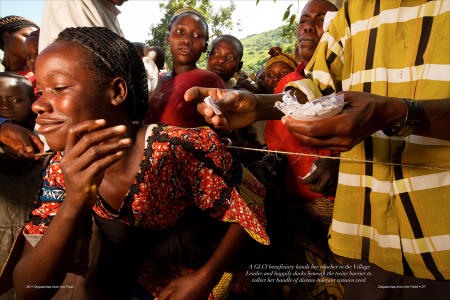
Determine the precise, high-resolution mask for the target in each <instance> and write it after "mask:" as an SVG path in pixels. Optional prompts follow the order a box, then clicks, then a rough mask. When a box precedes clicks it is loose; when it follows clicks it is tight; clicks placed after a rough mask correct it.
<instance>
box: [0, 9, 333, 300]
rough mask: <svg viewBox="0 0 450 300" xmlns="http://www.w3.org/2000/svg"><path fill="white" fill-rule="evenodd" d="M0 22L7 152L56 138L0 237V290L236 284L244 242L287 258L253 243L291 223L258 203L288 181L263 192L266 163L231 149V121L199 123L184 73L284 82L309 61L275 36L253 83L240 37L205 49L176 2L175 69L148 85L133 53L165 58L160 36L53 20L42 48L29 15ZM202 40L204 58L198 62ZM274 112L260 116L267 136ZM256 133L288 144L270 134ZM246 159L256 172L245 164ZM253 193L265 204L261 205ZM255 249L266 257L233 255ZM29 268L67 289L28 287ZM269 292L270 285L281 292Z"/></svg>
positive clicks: (124, 291) (204, 82)
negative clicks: (138, 39)
mask: <svg viewBox="0 0 450 300" xmlns="http://www.w3.org/2000/svg"><path fill="white" fill-rule="evenodd" d="M317 1H318V0H317ZM5 24H6V25H5ZM11 28H12V29H11ZM0 30H1V31H0V33H1V34H2V37H5V38H2V44H1V49H2V50H3V51H4V53H5V58H4V60H3V65H4V67H5V72H2V73H0V116H1V117H3V118H2V119H0V142H1V143H3V144H4V147H3V148H4V149H8V147H10V148H11V149H10V150H9V152H10V153H15V155H16V156H15V157H14V158H11V157H10V156H8V158H9V159H13V160H17V161H21V160H23V159H21V158H20V156H25V157H28V158H32V159H37V158H39V157H40V155H36V154H35V153H36V152H42V146H41V144H40V142H39V141H37V140H36V137H35V136H33V134H32V133H31V131H32V130H33V128H34V126H35V123H37V125H38V126H39V127H40V128H39V129H38V132H39V133H40V134H42V135H43V136H44V137H45V140H46V142H47V143H48V145H49V147H50V149H51V150H53V151H54V152H53V153H52V155H51V156H49V158H47V159H46V162H45V165H44V171H43V173H42V176H41V180H40V182H41V183H40V187H36V189H38V191H37V193H38V195H39V196H38V198H35V199H33V203H32V205H30V203H26V204H25V205H23V207H24V208H23V209H22V210H23V213H22V214H21V215H20V216H21V218H22V221H26V225H25V227H24V228H23V231H22V233H23V234H18V233H17V230H18V229H17V228H16V232H14V235H17V236H18V238H17V239H16V240H15V242H14V245H12V242H13V240H12V239H10V240H9V241H8V243H9V244H8V245H4V244H3V243H2V247H3V248H2V249H1V250H2V251H3V252H2V253H1V254H2V256H0V258H1V263H2V264H3V262H4V261H5V260H6V256H7V255H6V252H9V250H10V249H9V248H11V249H12V251H11V252H10V255H9V259H8V262H7V264H6V265H5V268H4V269H3V270H2V275H1V276H2V280H3V283H2V284H0V293H1V292H4V291H6V290H7V288H8V287H10V285H9V286H8V284H7V283H12V282H13V283H14V287H15V291H16V293H17V296H18V297H19V298H20V299H41V298H44V299H45V298H52V299H68V297H71V298H70V299H130V297H135V298H136V299H156V297H157V299H206V298H209V299H226V297H228V299H245V297H246V296H243V295H245V294H246V293H247V295H248V293H249V291H250V290H251V289H252V285H251V284H250V282H251V279H252V278H250V277H248V276H244V275H243V274H245V270H246V269H247V268H248V265H249V264H250V262H251V261H252V257H253V260H255V257H258V258H260V259H262V260H263V261H259V262H264V260H265V261H266V262H267V261H271V262H274V263H276V262H281V263H283V262H286V261H284V260H283V259H282V257H283V255H285V253H283V254H280V253H277V251H278V252H279V250H280V249H275V250H273V251H272V252H270V251H269V252H266V251H267V250H261V249H259V248H257V247H258V246H257V245H256V244H254V243H251V242H250V240H251V239H253V240H254V241H257V242H259V243H260V244H263V245H267V244H269V236H270V239H272V241H275V244H276V241H277V238H278V237H277V236H276V235H277V234H280V232H281V231H285V230H286V228H282V227H283V224H285V223H283V222H282V221H280V219H282V218H283V217H282V214H284V213H285V212H284V211H281V212H279V213H278V214H276V213H273V211H268V208H267V207H272V206H274V205H275V206H276V204H274V202H276V201H274V200H273V199H268V197H267V196H265V195H266V192H267V195H270V197H281V196H280V194H281V192H280V190H282V189H283V188H280V187H279V190H278V191H273V190H270V188H268V187H267V186H266V189H267V191H266V190H265V188H264V186H263V185H262V184H261V183H260V182H259V181H262V182H264V183H266V182H268V181H267V180H265V179H266V178H264V174H262V175H261V174H260V172H259V171H258V170H257V169H256V168H255V167H254V164H253V162H248V161H242V162H239V161H238V160H237V159H235V158H233V157H232V155H230V153H229V152H228V151H227V150H226V147H225V146H224V145H223V144H222V142H221V137H222V134H223V135H224V136H228V137H229V135H227V133H221V132H218V133H217V134H218V135H217V134H216V133H215V132H213V131H212V130H211V129H209V128H207V127H204V126H205V125H207V123H206V122H205V120H204V119H203V117H202V116H201V115H200V114H198V112H197V108H196V103H194V102H186V101H185V100H184V98H185V97H184V96H185V92H186V91H187V90H188V89H189V88H191V87H194V86H199V87H210V88H211V87H212V88H234V89H246V90H249V91H251V92H254V93H274V92H282V89H283V87H284V85H285V84H286V83H287V82H284V83H283V82H280V80H282V78H284V77H286V75H288V74H290V73H292V72H294V73H295V72H298V70H299V66H303V67H304V63H303V64H299V62H298V61H297V59H296V58H295V57H294V56H293V55H290V54H288V53H284V52H283V51H282V49H280V48H279V47H273V48H271V49H270V51H269V55H270V58H269V59H268V61H267V63H266V64H265V66H263V68H262V71H261V72H259V74H258V80H257V82H256V83H255V82H252V81H250V80H247V79H245V80H242V79H241V80H237V81H236V79H235V78H234V76H235V74H236V73H238V72H239V71H240V70H241V68H242V65H243V62H242V58H243V52H244V51H243V50H244V49H243V46H242V44H241V42H240V41H239V40H238V39H237V38H235V37H234V36H231V35H222V36H219V37H217V38H216V39H215V40H214V41H213V42H212V44H211V47H210V49H209V51H208V39H209V33H208V24H207V22H206V20H205V18H204V17H203V16H202V15H201V14H200V13H199V12H198V11H196V10H194V9H190V8H188V9H182V10H180V11H177V12H176V13H175V14H174V15H173V17H172V19H171V20H170V24H169V33H168V36H167V43H168V45H169V46H170V53H171V55H172V61H173V65H172V68H171V71H170V72H166V73H161V76H160V86H159V87H158V88H157V89H155V90H152V93H151V94H149V87H150V83H149V82H148V80H147V76H146V69H145V67H144V63H145V58H146V57H150V58H151V59H152V61H153V62H154V63H155V65H156V67H157V69H158V71H159V72H161V71H162V70H163V67H164V55H163V53H162V52H161V50H160V49H159V48H158V47H148V46H146V45H144V44H141V43H134V44H132V43H130V42H128V41H127V40H126V39H124V38H122V37H120V36H119V35H117V34H115V33H113V32H111V31H110V30H108V29H106V28H100V27H80V28H68V29H66V30H64V31H63V32H61V33H60V34H59V36H58V38H57V40H56V41H55V42H54V43H53V44H51V45H50V46H49V47H47V48H46V49H44V50H43V51H42V52H41V53H40V54H39V56H38V55H37V53H38V51H37V50H38V49H37V48H38V39H39V30H38V26H37V25H36V24H34V23H32V22H31V21H28V20H26V19H24V18H21V17H16V16H10V17H5V18H3V19H0ZM17 37H18V38H19V40H18V38H17ZM5 41H6V42H5ZM14 43H15V44H14ZM19 44H20V45H22V46H21V47H22V49H23V50H22V52H20V55H19V51H18V50H17V49H18V48H19V46H18V45H19ZM206 51H208V55H207V66H206V70H202V69H199V68H197V61H198V59H199V58H200V56H201V54H202V53H203V52H206ZM19 57H20V58H19ZM143 62H144V63H143ZM25 70H27V71H25ZM21 74H22V75H21ZM34 74H36V79H35V78H34ZM147 74H148V73H147ZM23 75H26V76H28V77H25V76H23ZM288 76H289V75H288ZM291 76H292V75H291ZM280 84H283V86H280ZM150 88H151V87H150ZM151 89H152V88H151ZM36 117H37V118H36ZM11 124H14V125H17V127H14V126H12V125H11ZM155 124H158V125H155ZM168 124H170V125H168ZM5 125H6V126H5ZM274 126H275V127H274ZM276 126H279V124H272V125H271V124H270V123H269V124H268V125H267V127H266V136H270V132H271V128H272V129H273V128H276ZM18 127H21V128H24V129H23V130H25V129H26V130H27V131H21V130H22V129H20V130H19V129H18ZM272 131H273V130H272ZM268 132H269V134H267V133H268ZM237 134H238V135H239V133H237ZM241 135H242V134H241ZM272 135H273V134H272ZM8 136H11V138H10V140H14V139H15V140H16V141H15V142H17V140H19V141H20V140H21V139H22V143H20V142H19V144H22V147H24V148H23V149H22V150H20V151H17V149H19V146H17V147H16V148H14V147H11V145H12V144H13V143H12V142H10V141H9V140H7V139H8ZM24 139H25V140H26V141H25V142H24V141H23V140H24ZM278 139H279V137H278ZM27 143H28V144H27ZM24 145H28V146H24ZM267 145H268V146H269V148H271V149H273V150H282V146H283V145H275V144H274V143H273V140H272V141H271V140H268V141H267ZM30 147H31V149H30ZM260 147H262V146H261V145H260ZM25 148H26V149H27V150H25ZM327 154H329V153H327ZM2 155H4V154H2ZM18 157H19V158H18ZM2 159H3V157H2ZM263 160H267V157H265V158H264V159H263ZM290 164H291V165H295V164H297V165H298V162H297V161H290ZM312 164H313V160H311V161H309V162H308V163H307V164H306V165H303V164H302V168H301V171H300V172H299V171H298V170H297V169H295V168H294V169H293V170H294V171H293V173H294V175H292V176H293V178H291V179H294V181H295V182H297V180H295V179H296V178H297V177H300V176H304V175H305V174H301V172H304V173H307V172H308V171H309V168H310V166H311V165H312ZM33 166H34V165H33ZM249 169H250V170H251V172H253V173H258V175H261V176H257V177H258V179H256V178H255V177H254V176H253V175H252V173H251V172H250V171H249ZM8 171H9V170H6V169H2V172H3V173H7V172H8ZM271 171H272V170H269V171H268V172H269V173H270V172H271ZM262 173H264V172H262ZM291 173H292V172H291ZM291 173H288V174H291ZM33 174H35V173H33ZM272 175H273V174H272ZM35 177H38V176H34V178H35ZM2 178H3V177H2ZM5 180H6V179H5ZM30 180H31V179H30ZM258 180H259V181H258ZM35 181H36V180H34V181H33V184H30V189H29V190H31V192H30V194H33V192H34V189H33V188H31V186H33V187H34V186H36V183H35ZM287 183H288V178H286V184H287ZM267 185H268V186H271V185H270V183H269V182H268V183H267ZM272 186H273V185H272ZM286 186H287V187H288V184H287V185H286ZM291 187H292V186H291ZM299 191H300V193H302V192H305V191H306V189H303V190H302V189H300V190H299ZM299 191H296V192H299ZM294 194H295V192H294ZM306 194H307V193H306ZM330 194H332V193H330ZM3 195H4V194H2V196H3ZM318 195H319V197H320V198H326V199H328V195H322V194H321V192H319V194H318ZM315 196H317V194H315ZM13 198H14V197H13ZM29 198H30V199H32V198H33V197H29ZM264 198H265V199H264ZM315 198H317V197H312V199H315ZM2 199H3V198H0V200H2ZM330 199H331V200H332V198H330ZM13 200H14V199H13ZM5 201H6V200H5ZM8 201H10V202H11V200H8ZM14 201H15V200H14ZM264 201H266V202H267V201H271V205H269V206H267V204H266V208H265V209H264ZM12 205H13V204H10V206H12ZM28 205H29V207H27V206H28ZM281 206H282V205H281ZM286 207H288V206H286ZM30 209H31V210H32V211H31V214H30V215H31V218H26V217H25V215H26V213H25V212H29V211H30ZM287 209H289V208H287ZM275 210H276V208H275ZM278 210H280V209H279V208H278ZM266 212H267V215H268V219H269V224H268V225H269V227H270V226H274V227H277V224H278V229H276V230H271V228H268V229H266ZM0 217H1V216H0ZM2 220H3V219H2ZM217 220H219V221H224V222H229V223H230V224H231V225H229V226H228V225H227V226H225V227H224V225H223V223H221V222H217ZM4 222H6V221H4ZM15 222H16V223H17V220H16V221H15ZM19 222H20V220H19ZM270 222H272V224H271V223H270ZM280 224H281V225H280ZM16 227H17V226H16ZM20 229H21V230H22V228H20ZM268 232H269V234H268ZM249 237H250V238H251V239H249ZM5 249H7V251H5ZM17 249H18V250H17ZM21 249H23V250H21ZM255 249H259V250H261V253H263V255H262V258H261V257H260V256H257V255H255V254H254V253H253V254H250V255H244V254H243V253H246V254H248V253H251V252H254V251H256V250H255ZM264 253H266V254H267V253H270V255H278V258H277V259H279V260H277V259H274V258H273V257H267V256H266V257H264ZM243 256H245V259H243ZM280 257H281V258H280ZM257 262H258V261H257ZM11 280H12V281H11ZM30 283H32V284H33V285H35V286H49V285H50V286H55V287H60V286H72V287H73V288H71V289H58V288H46V289H39V288H27V286H29V285H30ZM253 288H254V286H253ZM230 291H231V292H230ZM271 292H272V293H275V294H276V295H275V296H274V295H272V297H274V298H273V299H280V298H278V297H282V296H280V295H282V294H283V293H284V292H283V291H282V290H279V291H275V292H273V291H271ZM253 293H254V295H259V296H254V297H262V296H261V295H263V293H261V292H259V294H258V292H255V291H253ZM277 293H278V294H277ZM152 297H154V298H152ZM171 297H173V298H171ZM260 299H261V298H260Z"/></svg>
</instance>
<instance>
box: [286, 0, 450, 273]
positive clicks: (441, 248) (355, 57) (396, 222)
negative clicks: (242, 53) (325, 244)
mask: <svg viewBox="0 0 450 300" xmlns="http://www.w3.org/2000/svg"><path fill="white" fill-rule="evenodd" d="M306 73H307V74H308V73H309V74H310V75H311V76H312V77H311V79H304V80H301V81H297V82H294V83H292V84H291V86H295V87H297V88H299V89H300V90H302V91H304V92H305V94H306V95H307V96H308V97H309V99H312V98H315V97H318V96H321V95H322V94H330V93H333V92H338V91H341V90H344V91H363V92H368V93H373V94H377V95H382V96H389V97H398V98H411V99H417V100H426V99H443V98H448V97H450V84H449V82H450V1H448V0H441V1H425V0H409V1H401V0H389V1H380V0H367V1H366V0H365V1H351V0H349V1H346V2H345V4H344V6H343V8H342V9H341V10H340V11H339V12H338V14H337V16H336V17H335V19H334V20H333V22H332V23H331V25H330V27H329V29H328V31H327V32H325V33H324V35H323V36H322V39H321V41H320V43H319V45H318V47H317V50H316V52H315V54H314V57H313V59H312V60H311V62H310V64H309V65H308V66H307V71H306ZM342 157H347V158H353V159H359V160H365V161H375V162H390V163H401V164H403V165H405V164H408V165H427V166H439V167H441V169H424V168H418V167H405V166H389V165H382V164H373V163H353V162H345V161H341V166H340V170H339V182H338V183H339V185H338V190H337V195H336V201H335V207H334V212H333V223H332V225H331V228H330V239H329V245H330V248H331V250H332V251H333V252H334V253H336V254H338V255H342V256H345V257H349V258H356V259H362V260H366V261H370V262H372V263H375V264H376V265H378V266H380V267H382V268H383V269H385V270H388V271H392V272H396V273H399V274H403V273H404V266H403V263H402V255H403V256H404V258H405V259H406V261H407V263H408V265H409V267H410V268H411V270H412V271H413V273H414V276H416V277H419V278H427V279H437V280H443V279H446V280H448V279H450V273H449V269H450V172H449V171H448V170H449V168H450V142H449V141H445V140H439V139H433V138H427V137H422V136H417V135H410V136H408V137H405V138H400V137H392V138H391V137H387V136H386V135H384V134H383V133H382V132H381V131H380V132H376V133H374V134H373V135H372V136H371V137H369V138H368V139H366V140H365V141H363V142H361V143H360V144H358V145H357V146H355V147H354V148H353V149H352V150H351V151H349V152H346V153H342Z"/></svg>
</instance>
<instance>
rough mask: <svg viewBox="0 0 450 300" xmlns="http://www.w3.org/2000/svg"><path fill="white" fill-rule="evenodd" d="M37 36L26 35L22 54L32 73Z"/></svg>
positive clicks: (36, 53)
mask: <svg viewBox="0 0 450 300" xmlns="http://www.w3.org/2000/svg"><path fill="white" fill-rule="evenodd" d="M38 44H39V37H37V36H36V37H34V36H33V37H28V38H27V40H26V41H25V49H24V55H25V57H26V59H27V67H28V69H29V70H31V71H32V72H33V73H34V72H35V69H34V65H35V63H36V57H37V56H38Z"/></svg>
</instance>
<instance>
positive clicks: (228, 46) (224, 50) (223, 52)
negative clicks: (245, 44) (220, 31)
mask: <svg viewBox="0 0 450 300" xmlns="http://www.w3.org/2000/svg"><path fill="white" fill-rule="evenodd" d="M239 69H240V60H239V50H238V47H237V45H236V44H235V43H234V42H232V41H229V40H227V39H220V40H219V41H217V42H216V43H215V44H214V48H213V49H211V51H210V53H209V55H208V63H207V65H206V70H208V71H211V72H214V73H216V74H217V75H219V76H220V77H221V78H222V79H223V81H225V82H227V81H228V80H229V79H230V78H231V77H233V75H234V73H236V72H237V71H239Z"/></svg>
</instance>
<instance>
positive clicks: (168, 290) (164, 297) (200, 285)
mask: <svg viewBox="0 0 450 300" xmlns="http://www.w3.org/2000/svg"><path fill="white" fill-rule="evenodd" d="M213 288H214V283H213V282H212V281H211V280H208V279H207V277H205V276H204V275H203V274H202V272H201V271H200V270H198V271H195V272H193V273H190V274H188V275H186V276H183V277H178V278H176V279H174V280H172V281H171V282H170V283H169V285H168V286H167V287H165V288H164V290H163V291H162V292H161V293H160V294H159V296H158V297H157V298H155V300H206V299H208V296H209V294H210V293H211V292H212V289H213Z"/></svg>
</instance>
